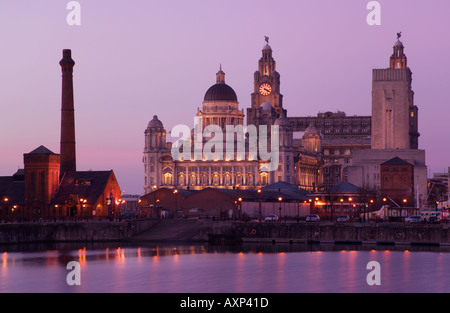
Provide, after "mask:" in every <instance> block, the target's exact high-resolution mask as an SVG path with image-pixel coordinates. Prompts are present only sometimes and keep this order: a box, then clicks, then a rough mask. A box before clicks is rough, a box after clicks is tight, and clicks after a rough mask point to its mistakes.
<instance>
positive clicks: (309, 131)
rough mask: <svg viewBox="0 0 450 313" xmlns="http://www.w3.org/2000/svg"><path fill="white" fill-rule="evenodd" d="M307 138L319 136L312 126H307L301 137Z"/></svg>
mask: <svg viewBox="0 0 450 313" xmlns="http://www.w3.org/2000/svg"><path fill="white" fill-rule="evenodd" d="M308 136H320V134H319V131H318V130H317V128H316V127H315V126H314V125H313V124H309V126H308V128H307V129H306V130H305V133H304V135H303V137H308Z"/></svg>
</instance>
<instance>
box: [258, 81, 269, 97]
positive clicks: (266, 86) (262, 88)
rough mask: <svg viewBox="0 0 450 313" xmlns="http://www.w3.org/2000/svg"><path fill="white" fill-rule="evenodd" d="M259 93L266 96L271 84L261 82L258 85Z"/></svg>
mask: <svg viewBox="0 0 450 313" xmlns="http://www.w3.org/2000/svg"><path fill="white" fill-rule="evenodd" d="M259 93H260V94H261V95H263V96H268V95H270V94H271V93H272V86H270V85H269V84H267V83H264V84H261V86H259Z"/></svg>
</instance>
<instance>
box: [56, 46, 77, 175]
mask: <svg viewBox="0 0 450 313" xmlns="http://www.w3.org/2000/svg"><path fill="white" fill-rule="evenodd" d="M59 64H60V65H61V70H62V100H61V151H60V154H61V165H60V175H64V173H65V172H71V171H76V153H75V108H74V101H73V67H74V66H75V62H74V61H73V60H72V51H71V50H69V49H65V50H63V58H62V60H61V61H60V62H59Z"/></svg>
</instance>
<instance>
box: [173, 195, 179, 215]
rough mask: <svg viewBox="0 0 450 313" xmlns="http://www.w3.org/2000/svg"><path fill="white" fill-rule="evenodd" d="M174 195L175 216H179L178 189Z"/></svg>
mask: <svg viewBox="0 0 450 313" xmlns="http://www.w3.org/2000/svg"><path fill="white" fill-rule="evenodd" d="M173 194H174V195H175V214H176V215H178V197H177V194H178V189H175V190H174V191H173Z"/></svg>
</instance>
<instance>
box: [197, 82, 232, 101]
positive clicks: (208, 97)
mask: <svg viewBox="0 0 450 313" xmlns="http://www.w3.org/2000/svg"><path fill="white" fill-rule="evenodd" d="M204 101H233V102H237V101H238V100H237V96H236V93H235V92H234V90H233V88H231V87H230V86H228V85H227V84H225V83H219V84H215V85H213V86H211V88H209V89H208V91H207V92H206V94H205V99H204Z"/></svg>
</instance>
